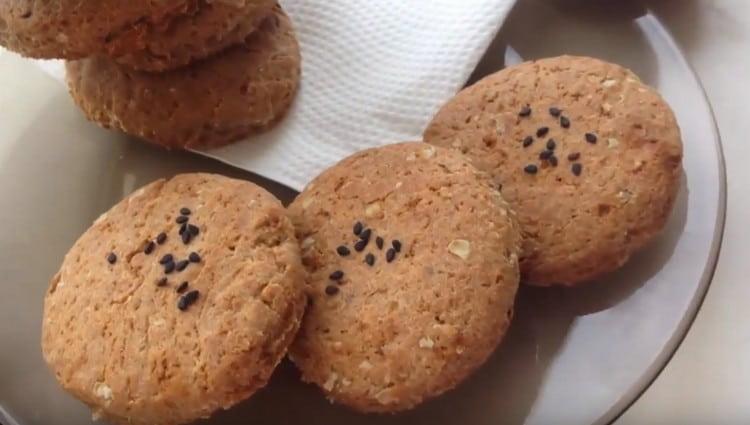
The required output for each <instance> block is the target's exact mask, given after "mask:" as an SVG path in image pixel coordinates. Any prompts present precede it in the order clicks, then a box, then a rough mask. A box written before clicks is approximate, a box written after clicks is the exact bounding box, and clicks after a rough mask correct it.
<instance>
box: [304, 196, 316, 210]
mask: <svg viewBox="0 0 750 425" xmlns="http://www.w3.org/2000/svg"><path fill="white" fill-rule="evenodd" d="M313 201H315V198H314V197H312V196H308V197H307V198H305V199H304V200H303V201H302V208H304V209H307V208H308V207H309V206H310V205H312V203H313Z"/></svg>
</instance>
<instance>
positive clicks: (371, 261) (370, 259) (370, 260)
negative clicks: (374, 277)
mask: <svg viewBox="0 0 750 425" xmlns="http://www.w3.org/2000/svg"><path fill="white" fill-rule="evenodd" d="M365 263H367V265H368V266H370V267H372V266H374V265H375V256H374V255H372V254H367V255H366V256H365Z"/></svg>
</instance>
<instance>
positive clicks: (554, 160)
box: [548, 155, 557, 167]
mask: <svg viewBox="0 0 750 425" xmlns="http://www.w3.org/2000/svg"><path fill="white" fill-rule="evenodd" d="M548 161H549V165H551V166H553V167H557V157H556V156H554V155H552V156H551V157H549V159H548Z"/></svg>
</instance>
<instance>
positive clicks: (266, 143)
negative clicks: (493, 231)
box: [37, 0, 515, 190]
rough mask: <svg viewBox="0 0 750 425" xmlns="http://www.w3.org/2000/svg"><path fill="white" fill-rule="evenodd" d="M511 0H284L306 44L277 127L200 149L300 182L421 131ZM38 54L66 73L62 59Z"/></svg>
mask: <svg viewBox="0 0 750 425" xmlns="http://www.w3.org/2000/svg"><path fill="white" fill-rule="evenodd" d="M513 3H515V0H281V4H282V6H283V7H284V9H285V10H286V11H287V13H288V14H289V15H290V16H291V18H292V21H293V23H294V26H295V30H296V32H297V36H298V38H299V41H300V45H301V47H302V58H303V62H302V68H303V71H302V73H303V76H302V84H301V88H300V92H299V94H298V97H297V99H296V100H295V102H294V105H293V106H292V108H291V110H290V111H289V114H288V115H287V116H286V118H285V119H284V120H283V121H282V122H281V123H280V124H279V125H278V126H277V127H276V128H275V129H273V130H272V131H270V132H268V133H265V134H263V135H260V136H255V137H253V138H250V139H248V140H246V141H242V142H240V143H237V144H233V145H230V146H227V147H223V148H220V149H214V150H210V151H201V152H199V153H201V154H203V155H206V156H209V157H212V158H216V159H218V160H221V161H224V162H226V163H229V164H231V165H234V166H237V167H239V168H243V169H245V170H248V171H252V172H255V173H257V174H260V175H263V176H265V177H268V178H270V179H272V180H275V181H278V182H280V183H283V184H286V185H288V186H290V187H292V188H294V189H298V190H299V189H302V188H303V187H304V186H305V184H307V182H308V181H310V180H311V179H312V178H313V177H315V176H316V175H317V174H319V173H320V172H321V171H322V170H324V169H325V168H327V167H328V166H330V165H332V164H334V163H336V162H337V161H339V160H341V159H342V158H344V157H346V156H348V155H350V154H352V153H354V152H356V151H358V150H361V149H365V148H368V147H372V146H378V145H382V144H387V143H392V142H399V141H409V140H419V139H420V138H421V134H422V130H423V129H424V128H425V126H426V125H427V123H428V122H429V121H430V118H431V117H432V116H433V115H434V113H435V112H436V111H437V109H438V108H439V107H440V106H441V105H442V104H443V103H444V102H445V101H446V100H448V99H449V98H450V97H451V96H453V95H454V94H455V93H456V92H457V91H458V90H460V89H461V87H462V86H463V85H464V83H465V82H466V80H467V79H468V77H469V76H470V74H471V72H472V71H473V70H474V68H475V67H476V65H477V63H478V62H479V60H480V59H481V57H482V55H483V54H484V52H485V50H486V49H487V47H488V46H489V44H490V42H491V41H492V40H493V38H494V37H495V35H496V34H497V31H498V30H499V28H500V26H501V25H502V23H503V21H504V20H505V18H506V16H507V15H508V12H509V11H510V8H511V6H512V5H513ZM498 54H499V53H498ZM37 63H38V64H39V65H40V66H41V67H42V68H43V69H45V70H46V71H48V72H49V73H50V74H51V75H53V76H54V77H56V78H57V79H59V80H60V81H63V76H64V70H63V66H62V64H61V63H60V62H59V61H38V62H37Z"/></svg>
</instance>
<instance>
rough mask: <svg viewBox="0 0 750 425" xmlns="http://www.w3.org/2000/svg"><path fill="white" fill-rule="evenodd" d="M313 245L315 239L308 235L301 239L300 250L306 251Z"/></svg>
mask: <svg viewBox="0 0 750 425" xmlns="http://www.w3.org/2000/svg"><path fill="white" fill-rule="evenodd" d="M313 245H315V239H314V238H313V237H312V236H308V237H306V238H305V239H304V240H303V241H302V250H303V251H307V250H308V249H310V248H312V246H313Z"/></svg>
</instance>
